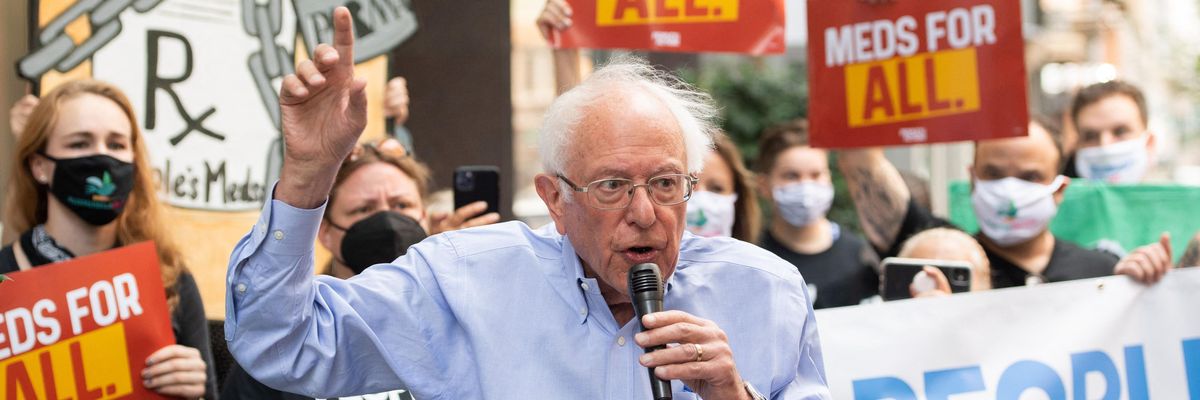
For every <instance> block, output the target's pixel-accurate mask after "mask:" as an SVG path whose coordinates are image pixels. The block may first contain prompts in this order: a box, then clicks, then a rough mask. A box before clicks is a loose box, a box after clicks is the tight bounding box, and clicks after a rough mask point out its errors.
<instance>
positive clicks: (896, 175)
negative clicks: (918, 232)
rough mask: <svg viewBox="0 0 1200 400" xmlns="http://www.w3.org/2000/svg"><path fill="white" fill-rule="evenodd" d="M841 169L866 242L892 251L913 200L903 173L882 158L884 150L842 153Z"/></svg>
mask: <svg viewBox="0 0 1200 400" xmlns="http://www.w3.org/2000/svg"><path fill="white" fill-rule="evenodd" d="M838 167H839V168H841V170H842V175H843V176H845V177H846V185H847V186H849V188H850V196H851V197H853V198H854V208H855V209H856V210H858V219H859V223H860V224H861V225H862V228H863V232H864V233H865V234H866V235H867V240H870V241H871V245H873V246H875V248H876V249H877V250H879V251H881V252H885V251H887V250H889V249H891V248H893V247H894V245H895V242H896V239H897V236H899V235H900V228H901V226H902V225H903V223H904V215H905V214H906V213H908V204H909V199H910V198H911V197H912V194H911V193H909V191H908V187H907V186H905V185H904V178H902V177H901V176H900V172H899V171H897V170H896V167H895V166H894V165H892V163H891V162H890V161H888V160H887V158H885V157H884V156H883V149H882V148H871V149H856V150H843V151H840V152H839V153H838Z"/></svg>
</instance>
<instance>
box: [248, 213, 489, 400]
mask: <svg viewBox="0 0 1200 400" xmlns="http://www.w3.org/2000/svg"><path fill="white" fill-rule="evenodd" d="M323 212H324V206H321V207H318V208H316V209H298V208H295V207H292V206H290V205H287V204H285V203H283V202H282V201H278V200H274V199H271V200H269V201H268V202H267V204H266V205H265V206H264V208H263V211H262V216H261V217H260V218H259V221H258V223H256V224H255V226H254V228H253V230H252V231H251V232H250V233H249V234H247V235H246V236H245V237H243V238H242V240H241V241H239V242H238V244H237V246H236V247H235V248H234V250H233V253H232V254H231V255H230V261H229V270H228V275H227V278H226V286H227V288H226V289H227V294H226V299H225V300H226V312H225V317H226V321H225V337H226V340H228V341H229V349H230V352H231V353H232V354H233V356H234V358H236V359H237V360H238V363H239V364H240V365H241V366H242V367H243V368H245V370H246V371H247V372H248V373H249V374H250V375H251V376H254V377H255V378H256V379H258V380H259V381H261V382H263V383H265V384H267V385H268V386H271V387H274V388H276V389H281V390H285V391H288V392H293V393H300V394H304V395H308V396H312V397H334V396H344V395H358V394H363V393H373V392H380V391H385V390H393V389H403V388H408V389H410V390H411V391H413V392H414V393H421V392H425V393H438V391H440V390H441V389H442V388H443V387H444V386H442V385H445V381H444V378H443V376H442V375H443V374H442V373H441V372H440V371H444V370H446V369H447V365H446V362H447V361H446V360H453V358H449V359H438V358H435V357H434V356H433V355H434V354H438V353H447V354H450V355H454V354H455V353H456V351H454V350H453V349H455V348H462V347H465V346H457V345H456V342H458V343H461V342H460V341H461V340H462V337H463V336H462V334H461V328H460V327H458V326H457V325H456V324H455V320H454V318H453V316H452V315H450V312H449V308H448V307H447V306H446V304H445V299H444V298H443V297H442V293H441V292H440V289H439V288H438V285H437V279H436V278H435V277H434V276H433V275H434V274H433V273H432V271H431V270H430V260H429V259H428V257H429V256H432V255H437V254H448V255H447V256H446V257H453V251H452V250H453V249H452V248H450V249H449V250H450V251H449V252H447V251H444V250H442V249H439V246H449V244H448V243H446V242H445V241H439V240H437V239H438V238H433V239H432V240H427V241H426V242H425V243H422V244H418V245H417V246H414V247H413V248H412V249H411V250H410V251H409V253H408V254H407V255H406V256H405V257H403V258H401V259H399V260H396V262H395V263H393V264H380V265H377V266H374V267H372V268H370V269H369V270H368V271H366V272H364V273H363V274H361V275H359V276H357V277H355V278H352V279H349V280H340V279H334V278H329V277H318V278H314V276H313V273H312V271H313V245H314V242H315V241H316V235H317V229H318V228H319V226H320V223H321V216H322V213H323Z"/></svg>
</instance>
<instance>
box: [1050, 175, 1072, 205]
mask: <svg viewBox="0 0 1200 400" xmlns="http://www.w3.org/2000/svg"><path fill="white" fill-rule="evenodd" d="M1067 186H1071V178H1068V177H1065V176H1064V177H1063V184H1062V186H1059V187H1058V190H1056V191H1054V205H1055V206H1058V205H1061V204H1062V201H1063V194H1064V193H1066V192H1067Z"/></svg>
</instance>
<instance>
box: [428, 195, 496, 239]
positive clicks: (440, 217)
mask: <svg viewBox="0 0 1200 400" xmlns="http://www.w3.org/2000/svg"><path fill="white" fill-rule="evenodd" d="M484 211H487V202H485V201H476V202H474V203H471V204H467V205H465V206H462V207H459V208H458V209H457V210H454V212H453V213H434V214H430V215H429V234H430V235H436V234H439V233H442V232H449V231H455V230H459V229H466V228H471V227H476V226H483V225H489V224H494V223H497V222H500V214H496V213H487V214H483V212H484ZM480 214H482V215H480Z"/></svg>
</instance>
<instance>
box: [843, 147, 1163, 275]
mask: <svg viewBox="0 0 1200 400" xmlns="http://www.w3.org/2000/svg"><path fill="white" fill-rule="evenodd" d="M1060 146H1061V145H1060V144H1059V143H1057V142H1055V141H1054V139H1053V137H1052V135H1051V134H1050V133H1049V132H1047V130H1046V128H1045V127H1044V126H1043V125H1041V124H1038V123H1030V125H1029V136H1024V137H1017V138H1008V139H995V140H986V141H981V142H978V143H977V144H976V148H975V161H974V164H973V165H971V166H970V168H969V172H970V174H971V177H972V192H971V200H972V204H973V205H974V208H975V216H976V218H978V219H979V221H980V227H981V230H980V233H979V235H978V236H977V238H978V239H979V242H980V244H982V245H983V248H984V250H985V251H986V252H987V255H988V261H989V263H990V264H991V267H992V286H993V287H994V288H1005V287H1011V286H1024V285H1029V284H1037V283H1044V282H1057V281H1065V280H1073V279H1085V278H1095V277H1101V276H1107V275H1112V274H1114V273H1122V274H1127V275H1130V276H1132V277H1134V278H1136V279H1139V280H1142V281H1143V282H1147V283H1149V282H1155V281H1157V278H1158V277H1161V276H1162V274H1163V273H1164V272H1165V269H1164V268H1163V267H1162V266H1161V265H1155V264H1142V263H1125V264H1124V265H1123V266H1122V267H1121V268H1116V267H1117V262H1118V259H1117V257H1115V256H1112V255H1109V254H1108V253H1104V252H1100V251H1096V250H1090V249H1085V248H1082V247H1079V246H1078V245H1076V244H1074V243H1070V242H1067V241H1065V240H1061V239H1058V238H1056V237H1054V235H1053V234H1052V233H1051V232H1050V231H1049V229H1048V226H1049V223H1050V220H1051V219H1053V218H1054V215H1055V214H1057V212H1058V205H1059V204H1061V202H1062V195H1063V191H1064V190H1065V189H1066V187H1067V185H1068V184H1069V183H1070V178H1067V177H1065V176H1061V175H1059V174H1058V170H1059V169H1058V168H1059V165H1060V161H1061V160H1062V150H1061V147H1060ZM838 164H839V167H840V168H841V169H842V173H843V174H844V175H845V176H846V180H847V184H848V185H849V186H850V193H851V195H852V196H853V197H854V203H855V204H854V206H855V208H856V209H857V210H858V215H859V218H860V220H861V221H862V225H863V231H864V232H865V233H866V235H867V238H868V239H869V240H870V242H871V244H872V245H874V246H875V249H876V250H877V251H879V252H880V253H882V254H886V255H894V254H896V253H897V252H898V250H899V246H900V244H901V243H903V242H904V240H905V239H907V238H908V237H910V236H912V235H913V234H915V233H917V232H920V231H922V230H924V229H927V228H931V227H935V226H940V225H948V223H946V222H945V221H942V220H940V219H938V218H936V217H934V216H933V215H931V214H930V213H929V211H928V210H925V209H922V208H920V207H917V206H915V205H914V204H913V203H912V201H911V196H910V194H909V192H908V189H907V187H905V185H904V181H903V180H902V179H901V178H900V174H899V172H897V171H896V168H895V166H893V165H892V164H891V162H889V161H888V160H887V158H885V157H884V155H883V150H882V149H878V148H875V149H858V150H843V151H842V152H841V154H840V155H839V157H838ZM1168 268H1169V266H1168Z"/></svg>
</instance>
